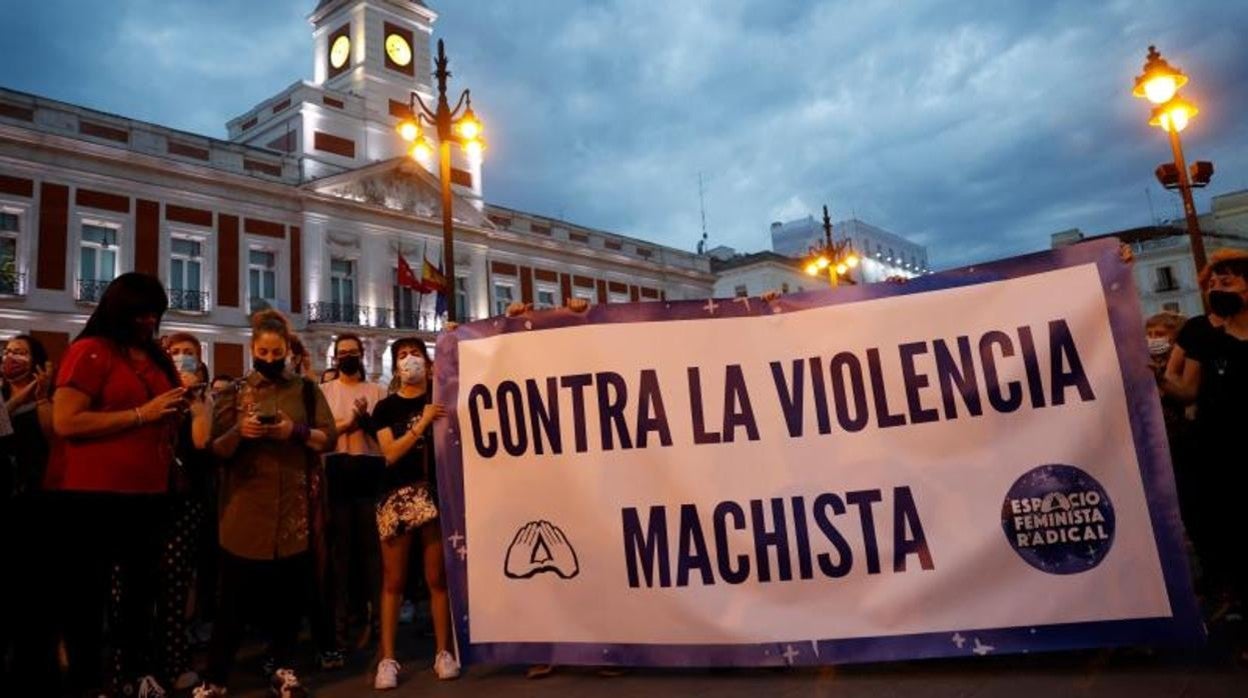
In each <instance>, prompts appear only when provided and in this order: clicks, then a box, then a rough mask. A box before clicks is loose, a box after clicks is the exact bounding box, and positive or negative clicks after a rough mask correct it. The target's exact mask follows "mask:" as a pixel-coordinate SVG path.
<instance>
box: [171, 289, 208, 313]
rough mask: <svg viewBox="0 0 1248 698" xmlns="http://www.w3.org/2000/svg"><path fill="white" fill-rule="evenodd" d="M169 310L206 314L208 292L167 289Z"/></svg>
mask: <svg viewBox="0 0 1248 698" xmlns="http://www.w3.org/2000/svg"><path fill="white" fill-rule="evenodd" d="M169 309H170V310H180V311H182V312H184V313H206V312H208V292H207V291H191V290H184V289H180V288H171V289H169Z"/></svg>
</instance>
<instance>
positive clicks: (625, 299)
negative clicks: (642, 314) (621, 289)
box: [607, 291, 633, 303]
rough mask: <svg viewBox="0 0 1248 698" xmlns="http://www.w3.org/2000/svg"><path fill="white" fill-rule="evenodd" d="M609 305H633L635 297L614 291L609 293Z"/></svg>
mask: <svg viewBox="0 0 1248 698" xmlns="http://www.w3.org/2000/svg"><path fill="white" fill-rule="evenodd" d="M607 302H608V303H632V302H633V297H632V296H630V295H628V294H627V293H616V292H614V291H608V292H607Z"/></svg>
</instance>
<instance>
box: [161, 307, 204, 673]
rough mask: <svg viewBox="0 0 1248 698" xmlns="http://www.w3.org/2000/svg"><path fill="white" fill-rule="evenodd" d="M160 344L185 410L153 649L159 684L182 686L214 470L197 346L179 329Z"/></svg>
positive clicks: (188, 660) (173, 472) (172, 483)
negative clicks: (175, 371) (172, 368)
mask: <svg viewBox="0 0 1248 698" xmlns="http://www.w3.org/2000/svg"><path fill="white" fill-rule="evenodd" d="M165 347H166V351H168V352H169V358H171V359H173V363H174V366H176V367H177V369H178V376H179V377H180V378H181V379H182V386H183V387H184V388H186V389H187V402H188V403H189V406H190V409H189V412H190V414H189V417H188V418H186V419H184V420H183V421H182V423H181V425H180V426H179V431H178V442H177V454H176V458H175V459H174V462H173V466H174V467H173V468H171V469H170V473H169V493H170V498H169V509H168V518H167V519H166V522H165V525H166V528H165V531H164V533H165V544H164V546H163V547H162V550H161V559H160V571H159V574H160V580H161V584H160V587H159V592H158V593H157V604H156V605H157V607H156V622H157V632H156V637H157V638H159V640H158V642H157V647H156V648H155V652H156V658H157V663H158V667H159V669H160V671H161V676H160V677H159V678H160V679H161V681H162V683H163V685H166V686H173V688H174V689H175V690H182V689H186V688H190V687H192V686H194V685H195V684H196V683H198V682H199V676H198V675H197V674H196V673H195V672H194V671H192V670H191V647H190V637H189V635H188V633H187V627H188V620H189V619H188V618H187V614H186V611H187V606H188V602H189V601H190V600H191V593H192V589H194V588H195V582H196V577H197V575H209V576H211V575H213V574H215V572H216V569H215V566H205V567H203V568H200V569H197V568H199V567H200V565H201V563H203V562H205V556H204V555H203V553H202V551H203V548H204V544H205V542H206V541H205V538H206V537H207V536H209V535H211V534H208V533H207V530H208V529H213V528H214V527H212V526H209V525H208V523H209V521H210V519H209V518H208V514H209V512H210V511H215V506H214V504H215V497H214V496H213V490H214V489H215V481H216V478H215V475H216V473H215V471H214V468H215V463H214V461H213V459H212V454H211V453H209V452H208V450H207V448H208V443H209V439H210V437H211V435H212V397H211V395H210V394H209V390H208V369H207V368H206V367H205V366H204V363H203V360H202V354H203V349H202V347H201V346H200V343H199V340H198V339H196V338H195V336H194V335H191V334H187V333H185V332H179V333H176V334H173V335H170V336H169V337H168V338H167V341H166V343H165ZM214 552H215V551H214ZM196 601H201V599H198V598H197V599H196Z"/></svg>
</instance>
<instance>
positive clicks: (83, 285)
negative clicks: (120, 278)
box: [78, 279, 112, 303]
mask: <svg viewBox="0 0 1248 698" xmlns="http://www.w3.org/2000/svg"><path fill="white" fill-rule="evenodd" d="M111 283H112V280H108V281H102V280H100V279H78V302H79V303H99V302H100V298H101V297H103V296H104V289H106V288H108V285H109V284H111Z"/></svg>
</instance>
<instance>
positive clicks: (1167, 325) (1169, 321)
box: [1144, 310, 1187, 334]
mask: <svg viewBox="0 0 1248 698" xmlns="http://www.w3.org/2000/svg"><path fill="white" fill-rule="evenodd" d="M1185 322H1187V317H1186V316H1184V315H1181V314H1179V313H1172V312H1170V311H1169V310H1165V311H1162V312H1160V313H1157V314H1156V315H1154V316H1152V317H1150V318H1149V319H1147V320H1145V321H1144V329H1145V330H1149V329H1152V328H1154V327H1160V328H1162V329H1163V330H1165V331H1167V332H1169V333H1170V334H1178V332H1179V330H1180V329H1181V328H1182V327H1183V323H1185Z"/></svg>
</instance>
